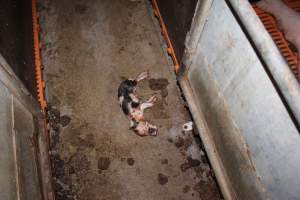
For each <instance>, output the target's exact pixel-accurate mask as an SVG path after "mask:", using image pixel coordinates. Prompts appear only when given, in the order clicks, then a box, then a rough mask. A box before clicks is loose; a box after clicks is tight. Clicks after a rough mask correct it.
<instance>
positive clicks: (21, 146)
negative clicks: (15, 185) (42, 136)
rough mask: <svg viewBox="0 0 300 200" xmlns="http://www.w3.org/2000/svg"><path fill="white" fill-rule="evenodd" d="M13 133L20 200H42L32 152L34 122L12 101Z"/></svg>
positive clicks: (30, 116) (23, 108) (28, 114)
mask: <svg viewBox="0 0 300 200" xmlns="http://www.w3.org/2000/svg"><path fill="white" fill-rule="evenodd" d="M13 114H14V116H13V120H14V127H13V128H14V132H15V135H16V150H17V154H16V156H17V165H18V171H19V188H20V198H21V199H27V200H31V199H42V197H41V188H40V185H39V184H40V183H39V179H38V170H37V165H36V158H35V152H34V138H35V137H34V126H33V124H34V121H33V117H32V114H31V113H30V112H28V110H26V109H25V107H24V106H22V104H20V103H19V102H18V100H16V99H14V101H13Z"/></svg>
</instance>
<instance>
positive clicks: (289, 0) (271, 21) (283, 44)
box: [253, 0, 300, 76]
mask: <svg viewBox="0 0 300 200" xmlns="http://www.w3.org/2000/svg"><path fill="white" fill-rule="evenodd" d="M284 2H285V3H286V4H287V5H288V6H289V7H291V8H292V9H294V10H296V11H300V1H299V0H284ZM253 8H254V10H255V12H256V14H257V15H258V17H259V18H260V20H261V21H262V23H263V24H264V26H265V27H266V29H267V31H268V32H269V33H270V35H271V37H272V38H273V40H274V42H275V44H276V45H277V46H278V48H279V49H280V51H281V53H282V55H283V56H284V58H285V60H286V61H287V63H288V64H289V66H290V68H291V70H292V71H293V73H294V74H295V75H296V76H298V74H299V71H298V62H299V60H298V56H299V55H298V53H297V52H294V51H293V50H292V49H291V48H290V44H289V42H288V41H287V40H286V39H285V37H284V34H283V32H282V31H281V30H280V29H279V28H278V25H277V22H276V20H275V18H274V17H273V16H272V15H270V14H269V13H267V12H265V11H263V10H262V9H260V8H259V7H258V6H256V5H253Z"/></svg>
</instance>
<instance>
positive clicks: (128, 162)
mask: <svg viewBox="0 0 300 200" xmlns="http://www.w3.org/2000/svg"><path fill="white" fill-rule="evenodd" d="M134 163H135V160H134V159H133V158H127V164H128V165H129V166H132V165H134Z"/></svg>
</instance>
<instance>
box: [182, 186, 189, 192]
mask: <svg viewBox="0 0 300 200" xmlns="http://www.w3.org/2000/svg"><path fill="white" fill-rule="evenodd" d="M190 190H191V187H190V186H189V185H186V186H184V188H183V189H182V192H183V193H184V194H186V193H188V192H189V191H190Z"/></svg>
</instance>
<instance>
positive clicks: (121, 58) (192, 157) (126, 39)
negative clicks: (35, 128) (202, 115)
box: [39, 0, 220, 200]
mask: <svg viewBox="0 0 300 200" xmlns="http://www.w3.org/2000/svg"><path fill="white" fill-rule="evenodd" d="M39 9H40V11H41V20H40V23H41V27H42V55H43V63H44V71H45V80H46V87H47V99H48V101H49V102H50V104H51V105H52V106H51V108H50V111H49V116H50V121H51V125H52V130H51V134H52V141H51V142H52V161H53V163H54V164H53V168H54V171H53V175H54V186H55V189H56V193H57V199H80V200H81V199H82V200H85V199H86V200H88V199H89V200H142V199H143V200H183V199H184V200H190V199H191V200H192V199H220V194H219V191H218V189H217V186H216V183H215V181H214V179H213V177H212V175H213V173H212V172H211V170H210V168H209V166H208V164H207V162H206V157H205V155H204V153H203V151H202V150H201V149H200V147H199V146H200V145H199V144H197V143H196V142H195V139H194V136H193V133H186V134H183V133H182V130H181V127H182V125H183V124H184V123H186V122H187V121H189V120H190V116H189V114H188V112H187V110H186V109H185V107H184V102H183V101H182V99H181V97H180V92H179V89H178V87H177V85H176V80H175V75H174V73H173V69H172V67H171V66H168V63H167V60H166V57H165V54H164V52H163V49H162V48H161V43H160V40H159V35H158V32H157V27H155V25H154V23H153V21H152V19H151V16H150V14H149V13H148V10H147V3H146V2H144V1H134V0H114V1H112V0H90V1H84V0H73V1H71V0H43V1H41V2H40V4H39ZM144 70H149V71H150V74H151V76H152V78H164V79H167V80H168V82H169V85H168V86H167V88H166V89H165V90H163V91H159V90H158V91H153V90H151V89H150V87H149V81H145V82H144V83H142V84H141V85H139V88H138V94H139V95H140V97H141V98H142V99H147V98H148V97H149V96H150V95H151V94H153V93H157V94H158V96H159V97H160V98H159V101H158V102H157V104H156V105H155V106H154V107H153V108H151V109H150V110H147V112H146V117H147V119H149V120H150V121H151V122H153V123H154V124H156V125H158V126H159V135H158V136H157V137H144V138H141V137H138V136H136V135H135V134H134V133H133V132H132V131H130V130H129V121H128V120H127V119H126V117H125V116H124V115H123V113H122V111H121V109H120V107H119V105H118V100H117V88H118V86H119V84H120V82H121V81H122V80H123V79H124V78H126V77H133V76H136V75H137V74H138V73H140V72H142V71H144ZM150 86H151V85H150ZM152 89H153V88H152ZM69 119H70V120H71V121H70V123H69Z"/></svg>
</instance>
